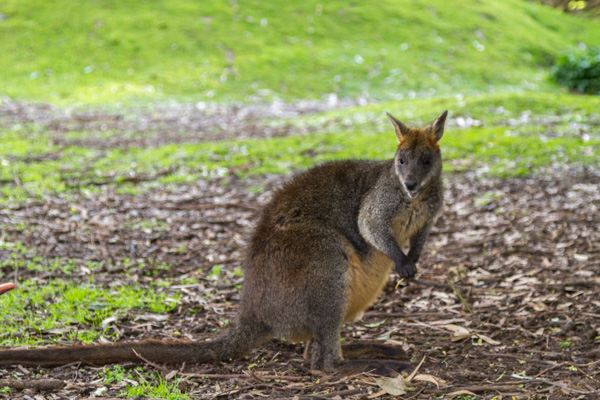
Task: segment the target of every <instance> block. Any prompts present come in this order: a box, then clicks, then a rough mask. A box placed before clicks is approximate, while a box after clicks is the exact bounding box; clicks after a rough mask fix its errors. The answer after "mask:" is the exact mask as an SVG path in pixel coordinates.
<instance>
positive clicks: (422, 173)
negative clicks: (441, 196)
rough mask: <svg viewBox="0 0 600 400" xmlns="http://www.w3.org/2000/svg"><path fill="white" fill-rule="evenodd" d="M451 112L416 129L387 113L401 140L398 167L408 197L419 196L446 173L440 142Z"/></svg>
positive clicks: (396, 169) (401, 182)
mask: <svg viewBox="0 0 600 400" xmlns="http://www.w3.org/2000/svg"><path fill="white" fill-rule="evenodd" d="M447 115H448V111H444V112H443V113H441V114H440V115H439V116H438V117H437V118H436V119H435V121H433V122H432V123H431V124H430V125H429V126H427V127H425V128H421V129H419V128H413V127H409V126H406V125H404V124H403V123H402V122H400V121H399V120H397V119H396V118H394V117H393V116H392V115H391V114H389V113H387V116H388V118H389V119H390V121H392V125H394V130H395V131H396V137H398V150H397V151H396V156H395V157H394V168H395V171H396V175H397V176H398V179H399V180H400V185H401V186H402V188H403V190H404V191H405V192H406V194H407V195H408V196H409V197H411V198H414V197H417V196H418V195H419V193H420V192H421V190H422V189H423V188H424V187H426V186H427V184H428V183H429V182H430V181H431V180H432V179H433V178H436V177H438V176H439V175H440V173H441V172H442V156H441V153H440V146H439V145H438V142H439V141H440V139H441V138H442V135H443V134H444V124H445V123H446V116H447Z"/></svg>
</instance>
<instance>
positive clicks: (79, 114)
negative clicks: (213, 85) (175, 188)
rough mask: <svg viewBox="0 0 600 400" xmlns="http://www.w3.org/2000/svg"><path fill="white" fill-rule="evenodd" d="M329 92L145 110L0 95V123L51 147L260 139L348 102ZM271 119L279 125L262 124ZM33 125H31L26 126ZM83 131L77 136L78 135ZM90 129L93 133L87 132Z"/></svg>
mask: <svg viewBox="0 0 600 400" xmlns="http://www.w3.org/2000/svg"><path fill="white" fill-rule="evenodd" d="M354 104H355V101H352V100H348V99H338V98H337V97H335V95H330V97H329V98H327V99H323V100H302V101H298V102H295V103H284V102H281V101H279V102H273V103H256V104H251V105H247V104H244V105H235V104H234V105H222V104H217V103H204V102H199V103H196V104H178V103H173V104H165V105H157V106H153V107H152V108H151V110H150V109H148V110H145V109H121V110H118V109H110V110H103V109H83V108H72V109H65V108H58V107H54V106H52V105H49V104H38V103H23V102H13V101H10V100H8V99H0V127H2V128H5V129H17V130H19V129H34V130H35V129H41V130H43V131H44V132H46V133H48V134H49V135H50V137H51V142H52V144H54V145H57V146H82V147H89V148H99V149H109V148H114V147H130V146H137V147H149V146H160V145H163V144H167V143H197V142H203V141H211V140H225V139H243V138H256V137H258V138H264V137H278V136H287V135H290V134H292V133H293V134H301V133H309V132H311V129H315V128H310V127H299V126H293V125H292V124H291V123H288V122H287V121H288V119H289V118H292V117H296V116H298V115H305V114H312V113H317V112H323V111H327V110H331V109H336V108H340V107H349V106H351V105H354ZM271 119H277V121H278V122H280V121H283V123H278V124H271V123H268V122H269V120H271ZM32 127H33V128H32ZM78 133H83V134H78ZM90 133H94V134H90Z"/></svg>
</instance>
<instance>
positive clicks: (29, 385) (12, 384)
mask: <svg viewBox="0 0 600 400" xmlns="http://www.w3.org/2000/svg"><path fill="white" fill-rule="evenodd" d="M66 385H67V383H66V382H65V381H63V380H60V379H36V380H17V379H0V387H7V386H8V387H9V388H13V389H20V390H24V389H31V390H37V391H43V390H59V389H62V388H64V387H65V386H66Z"/></svg>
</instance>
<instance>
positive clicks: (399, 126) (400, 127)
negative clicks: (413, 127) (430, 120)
mask: <svg viewBox="0 0 600 400" xmlns="http://www.w3.org/2000/svg"><path fill="white" fill-rule="evenodd" d="M386 114H387V116H388V118H389V119H390V121H391V122H392V125H394V131H396V137H397V138H398V140H399V141H402V138H403V137H404V136H405V135H406V134H407V133H408V131H409V130H410V129H409V128H408V127H407V126H406V125H404V124H403V123H402V122H400V121H399V120H397V119H396V118H395V117H394V116H393V115H392V114H390V113H389V112H386Z"/></svg>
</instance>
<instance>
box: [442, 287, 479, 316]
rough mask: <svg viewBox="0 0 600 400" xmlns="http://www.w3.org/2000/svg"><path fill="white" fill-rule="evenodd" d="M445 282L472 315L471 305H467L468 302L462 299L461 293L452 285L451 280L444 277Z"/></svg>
mask: <svg viewBox="0 0 600 400" xmlns="http://www.w3.org/2000/svg"><path fill="white" fill-rule="evenodd" d="M446 282H448V285H450V287H451V288H452V290H454V293H456V295H457V296H458V298H459V299H460V301H461V302H462V303H463V306H465V308H466V309H467V311H468V312H469V314H471V315H473V311H471V307H469V304H467V301H466V300H465V299H464V297H462V295H461V294H460V292H459V291H458V290H457V289H456V288H455V287H454V285H453V284H452V282H450V279H446Z"/></svg>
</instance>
